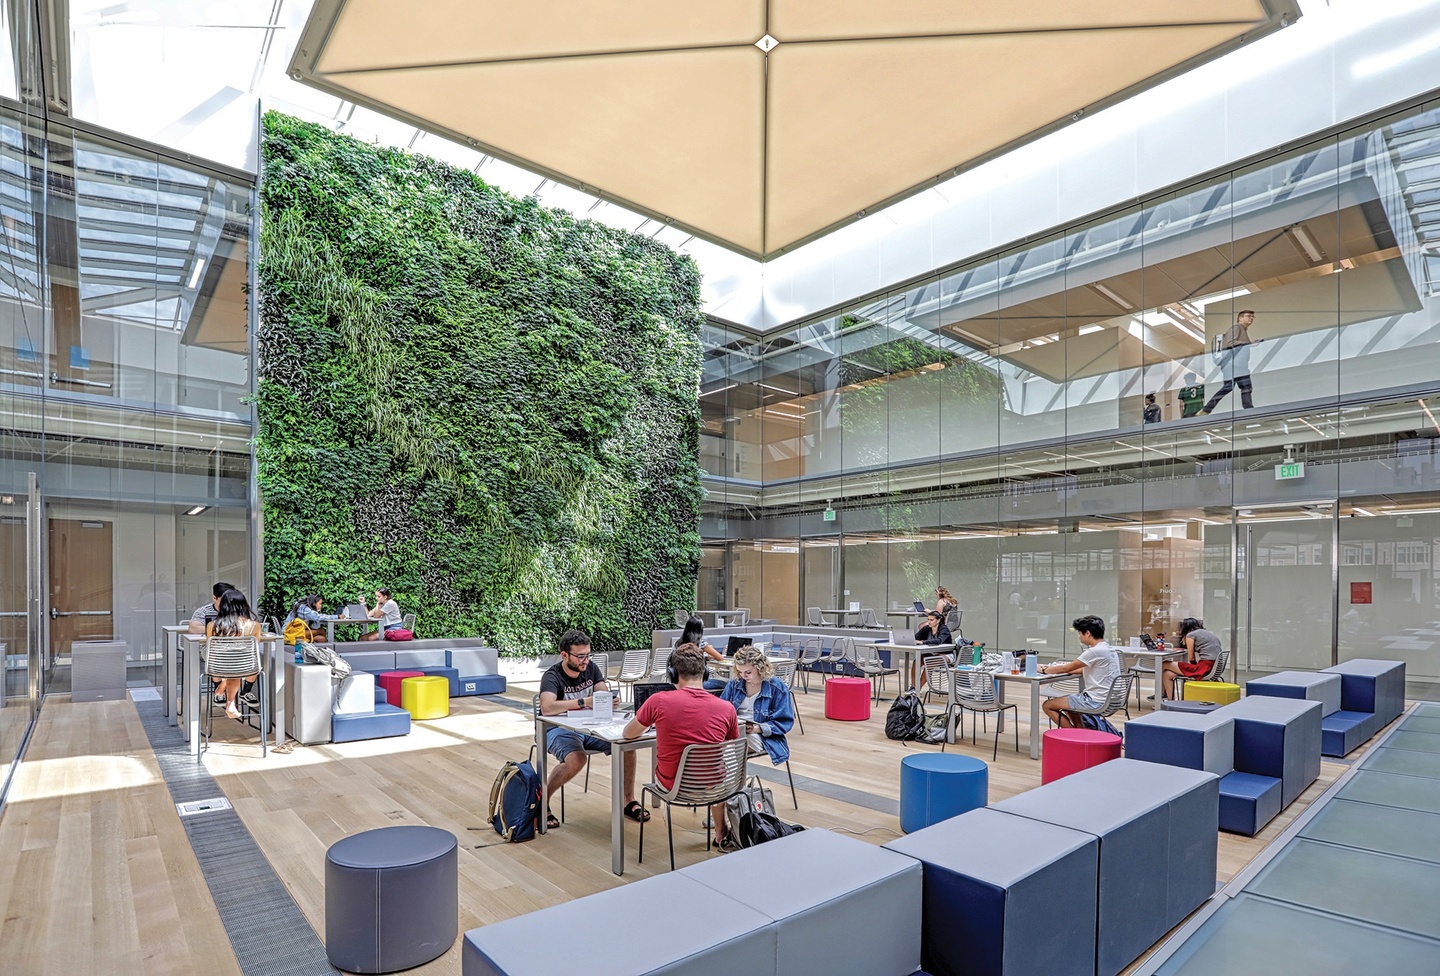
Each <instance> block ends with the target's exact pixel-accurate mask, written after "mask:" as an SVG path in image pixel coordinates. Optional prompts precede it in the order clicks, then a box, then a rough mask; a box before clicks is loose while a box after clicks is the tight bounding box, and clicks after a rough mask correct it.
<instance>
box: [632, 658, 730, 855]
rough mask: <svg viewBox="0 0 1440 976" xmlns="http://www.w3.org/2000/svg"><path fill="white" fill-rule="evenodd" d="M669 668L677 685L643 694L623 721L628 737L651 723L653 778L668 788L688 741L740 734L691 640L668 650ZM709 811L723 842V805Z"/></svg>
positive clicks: (708, 740) (642, 731)
mask: <svg viewBox="0 0 1440 976" xmlns="http://www.w3.org/2000/svg"><path fill="white" fill-rule="evenodd" d="M670 667H671V668H672V669H673V671H674V673H675V679H676V680H675V686H676V687H675V690H674V691H662V692H658V693H657V694H654V695H651V696H650V697H649V698H647V699H645V704H643V705H641V706H640V710H639V711H638V712H636V713H635V717H634V718H632V719H631V720H630V723H629V724H628V725H626V726H625V738H627V739H634V738H637V737H639V736H641V735H643V734H644V733H645V730H646V729H648V728H649V727H650V726H652V725H653V726H655V738H656V742H655V779H656V780H658V781H659V783H660V785H661V786H663V787H665V788H666V789H669V788H670V787H671V786H673V785H674V784H675V774H676V773H677V772H678V771H679V769H680V755H681V753H683V752H684V751H685V747H686V746H688V745H693V744H694V743H697V742H725V741H727V740H730V739H738V738H739V737H740V726H739V723H738V722H737V721H736V717H735V708H734V706H732V705H731V704H730V703H729V702H723V701H721V700H720V699H718V698H716V697H715V696H714V695H712V694H710V693H709V692H708V691H706V690H705V689H704V687H702V685H703V682H704V680H705V654H704V652H703V651H701V650H700V648H698V647H696V646H695V645H694V644H681V645H680V646H679V647H677V648H675V650H673V651H671V652H670ZM627 755H628V753H627ZM637 806H638V804H637ZM642 809H643V808H642ZM710 816H711V817H712V818H713V819H714V821H715V840H716V842H717V843H724V840H725V804H724V803H717V804H715V805H713V806H712V807H711V808H710Z"/></svg>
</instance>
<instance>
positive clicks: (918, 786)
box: [900, 753, 990, 834]
mask: <svg viewBox="0 0 1440 976" xmlns="http://www.w3.org/2000/svg"><path fill="white" fill-rule="evenodd" d="M989 797H990V767H988V766H986V765H985V763H983V762H981V761H980V760H979V759H972V758H971V757H969V756H956V755H949V754H946V753H917V754H915V755H913V756H906V757H905V758H904V759H902V760H900V829H901V830H903V831H904V832H905V833H907V834H909V833H912V832H914V831H916V830H919V829H920V828H922V827H928V826H930V825H931V824H934V823H939V822H940V821H942V820H949V819H950V818H951V817H958V816H959V815H960V814H962V813H965V812H967V811H970V810H975V809H978V808H980V807H983V806H985V804H986V803H987V802H989Z"/></svg>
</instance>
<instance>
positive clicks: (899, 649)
mask: <svg viewBox="0 0 1440 976" xmlns="http://www.w3.org/2000/svg"><path fill="white" fill-rule="evenodd" d="M875 649H876V650H877V651H889V652H890V654H891V655H892V657H891V661H892V662H893V661H894V655H896V654H898V655H900V657H901V659H902V660H901V663H900V680H901V682H902V684H903V682H904V681H906V680H907V679H908V680H909V682H910V683H909V685H908V686H905V687H910V688H919V687H920V659H921V658H923V657H925V656H926V655H929V654H949V653H950V652H951V651H953V650H954V649H955V647H954V645H953V644H892V643H889V642H888V641H884V642H877V643H876V644H875ZM905 687H902V688H901V689H900V690H901V691H902V692H903V691H904V690H905Z"/></svg>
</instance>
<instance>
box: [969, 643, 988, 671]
mask: <svg viewBox="0 0 1440 976" xmlns="http://www.w3.org/2000/svg"><path fill="white" fill-rule="evenodd" d="M970 651H971V654H970V665H971V666H972V667H976V668H978V667H979V666H980V658H981V657H983V656H984V653H985V645H984V644H976V645H975V646H974V647H972V648H971V649H970Z"/></svg>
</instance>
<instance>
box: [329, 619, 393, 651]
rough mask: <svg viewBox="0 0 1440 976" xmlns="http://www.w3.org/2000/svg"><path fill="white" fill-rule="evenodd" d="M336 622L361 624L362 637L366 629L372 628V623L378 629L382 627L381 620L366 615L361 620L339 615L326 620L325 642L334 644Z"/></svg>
mask: <svg viewBox="0 0 1440 976" xmlns="http://www.w3.org/2000/svg"><path fill="white" fill-rule="evenodd" d="M336 624H359V625H360V636H361V637H364V636H365V631H367V630H369V629H370V625H371V624H374V625H375V628H376V629H377V630H378V629H379V628H380V621H379V620H371V619H370V618H369V617H365V618H363V619H359V620H356V619H352V618H350V617H339V618H337V619H335V620H327V621H325V643H327V644H331V645H334V643H335V625H336Z"/></svg>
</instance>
